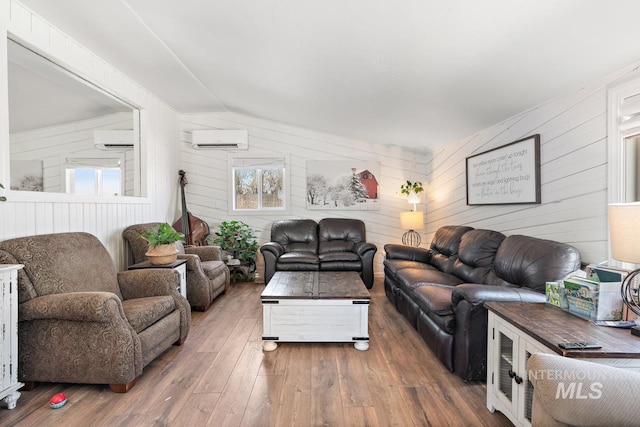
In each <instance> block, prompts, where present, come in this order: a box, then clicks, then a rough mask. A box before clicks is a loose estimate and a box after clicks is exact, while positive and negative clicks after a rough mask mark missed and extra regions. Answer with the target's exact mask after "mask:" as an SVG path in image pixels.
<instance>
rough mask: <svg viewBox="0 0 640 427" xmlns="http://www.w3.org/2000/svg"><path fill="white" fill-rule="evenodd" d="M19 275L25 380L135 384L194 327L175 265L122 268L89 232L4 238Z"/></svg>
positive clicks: (124, 387)
mask: <svg viewBox="0 0 640 427" xmlns="http://www.w3.org/2000/svg"><path fill="white" fill-rule="evenodd" d="M5 263H8V264H24V269H22V270H21V271H20V272H19V273H18V303H19V305H18V378H19V380H20V381H22V382H25V384H26V386H27V388H32V387H33V386H34V385H35V384H36V383H38V382H62V383H81V384H109V385H110V387H111V389H112V390H113V391H115V392H126V391H128V390H129V389H130V388H131V387H133V385H134V383H135V381H136V378H137V377H138V376H140V375H141V374H142V370H143V368H144V367H145V366H146V365H147V364H149V362H151V361H152V360H153V359H155V358H156V357H157V356H158V355H159V354H161V353H162V352H164V351H165V350H167V349H168V348H170V347H171V345H173V344H182V342H183V341H184V340H185V339H186V338H187V334H188V333H189V327H190V325H191V313H190V309H189V304H188V303H187V301H186V300H185V299H184V298H183V297H182V296H181V295H180V294H179V293H178V291H177V289H176V288H177V286H178V283H179V281H180V277H179V275H178V273H177V272H175V271H173V270H157V269H154V270H151V269H150V270H135V271H123V272H120V273H118V272H117V270H116V266H115V264H114V262H113V259H112V258H111V255H110V254H109V252H108V251H107V249H106V248H105V247H104V246H103V245H102V243H101V242H100V241H99V240H98V238H97V237H95V236H93V235H92V234H89V233H58V234H46V235H39V236H31V237H22V238H17V239H11V240H6V241H4V242H1V243H0V264H5Z"/></svg>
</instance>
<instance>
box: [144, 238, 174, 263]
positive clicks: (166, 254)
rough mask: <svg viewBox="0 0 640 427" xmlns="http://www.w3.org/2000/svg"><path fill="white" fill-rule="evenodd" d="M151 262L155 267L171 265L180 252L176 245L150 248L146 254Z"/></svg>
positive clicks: (168, 244)
mask: <svg viewBox="0 0 640 427" xmlns="http://www.w3.org/2000/svg"><path fill="white" fill-rule="evenodd" d="M145 255H146V256H147V259H148V260H149V262H150V263H151V264H153V265H163V264H171V263H172V262H174V261H175V260H176V259H177V258H178V250H177V249H176V244H175V243H167V244H165V245H154V246H151V245H150V246H149V250H148V251H147V252H146V253H145Z"/></svg>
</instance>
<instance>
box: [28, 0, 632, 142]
mask: <svg viewBox="0 0 640 427" xmlns="http://www.w3.org/2000/svg"><path fill="white" fill-rule="evenodd" d="M21 2H22V3H24V4H25V5H26V6H27V7H29V8H30V9H32V10H34V11H35V12H36V13H38V14H40V15H41V16H42V17H43V18H45V19H46V20H48V21H49V22H51V23H53V24H54V25H56V26H57V27H58V28H60V29H61V30H62V31H64V32H66V33H67V34H69V35H70V36H72V37H73V38H74V39H76V40H78V41H79V42H80V43H82V44H84V45H85V46H86V47H87V48H89V49H90V50H92V51H93V52H95V53H96V54H98V55H99V56H101V57H102V58H104V59H105V60H106V61H108V62H109V63H111V64H112V65H114V66H115V67H116V68H118V69H119V70H121V71H122V72H124V73H125V74H127V75H128V76H130V77H131V78H132V79H134V80H135V81H137V82H138V83H140V84H141V85H142V86H144V87H146V88H147V89H148V90H149V91H151V92H153V93H154V94H155V95H157V96H158V97H159V98H161V99H162V100H164V101H165V102H166V103H167V104H169V105H170V106H172V107H173V108H175V109H176V110H177V111H179V112H184V113H189V112H214V111H232V112H238V113H243V114H248V115H252V116H256V117H261V118H266V119H271V120H276V121H280V122H284V123H290V124H293V125H297V126H302V127H305V128H310V129H315V130H320V131H325V132H330V133H333V134H337V135H342V136H347V137H351V138H356V139H362V140H366V141H370V142H376V143H383V144H401V145H407V146H416V147H423V148H425V149H436V148H438V147H440V146H442V145H444V144H446V143H448V142H451V141H453V140H456V139H458V138H461V137H464V136H467V135H469V134H471V133H473V132H474V131H478V130H481V129H484V128H486V127H488V126H490V125H492V124H495V123H497V122H499V121H501V120H503V119H505V118H508V117H510V116H512V115H514V114H516V113H519V112H521V111H524V110H526V109H528V108H531V107H534V106H535V105H537V104H539V103H541V102H543V101H545V100H547V99H550V98H554V97H557V96H560V95H562V94H564V93H567V92H569V91H571V90H574V89H577V88H579V87H581V86H582V85H584V84H587V83H589V82H590V81H593V80H594V79H596V78H598V77H600V76H603V75H605V74H607V73H610V72H613V71H616V70H618V69H620V68H622V67H623V66H625V65H629V64H631V63H633V62H634V61H636V60H640V25H638V21H639V18H638V17H640V1H637V0H616V1H610V0H451V1H443V0H184V1H175V0H120V1H117V0H89V1H87V0H56V1H50V0H21Z"/></svg>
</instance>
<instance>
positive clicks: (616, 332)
mask: <svg viewBox="0 0 640 427" xmlns="http://www.w3.org/2000/svg"><path fill="white" fill-rule="evenodd" d="M485 307H486V308H487V309H488V311H489V318H488V322H489V324H488V328H487V331H488V337H487V408H488V409H489V410H490V411H491V412H493V411H495V410H498V411H500V412H502V413H503V414H505V415H506V416H507V418H509V420H510V421H511V422H512V423H513V424H514V425H516V426H530V425H531V415H532V408H531V403H532V399H533V385H532V384H531V382H530V381H529V379H528V376H527V372H526V364H527V360H528V359H529V356H531V355H532V354H534V353H555V354H558V355H560V356H564V357H572V358H575V359H582V360H588V361H590V362H594V363H600V364H603V365H609V366H616V367H618V368H623V369H629V370H633V371H640V338H638V337H634V336H632V335H631V334H630V333H629V330H628V329H618V328H609V327H605V326H596V325H594V324H593V323H591V322H589V321H588V320H584V319H582V318H579V317H577V316H574V315H573V314H571V313H568V312H566V311H564V310H562V309H560V308H558V307H554V306H552V305H549V304H545V303H519V302H488V303H485ZM575 341H592V342H596V343H598V344H599V345H601V346H602V348H600V349H594V350H564V349H561V348H560V347H558V344H559V343H561V342H575Z"/></svg>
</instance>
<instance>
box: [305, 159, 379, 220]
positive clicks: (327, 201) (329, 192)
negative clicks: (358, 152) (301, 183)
mask: <svg viewBox="0 0 640 427" xmlns="http://www.w3.org/2000/svg"><path fill="white" fill-rule="evenodd" d="M379 170H380V163H379V162H375V161H364V160H353V161H352V160H340V161H331V160H307V209H332V210H365V211H372V210H378V209H379V208H378V179H377V178H376V177H377V176H379Z"/></svg>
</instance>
